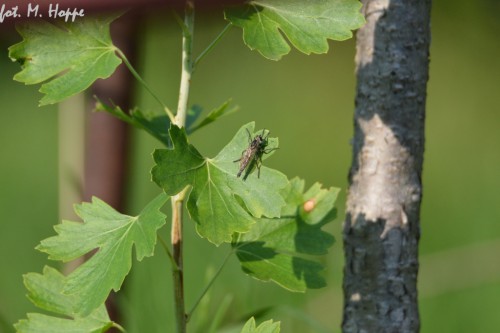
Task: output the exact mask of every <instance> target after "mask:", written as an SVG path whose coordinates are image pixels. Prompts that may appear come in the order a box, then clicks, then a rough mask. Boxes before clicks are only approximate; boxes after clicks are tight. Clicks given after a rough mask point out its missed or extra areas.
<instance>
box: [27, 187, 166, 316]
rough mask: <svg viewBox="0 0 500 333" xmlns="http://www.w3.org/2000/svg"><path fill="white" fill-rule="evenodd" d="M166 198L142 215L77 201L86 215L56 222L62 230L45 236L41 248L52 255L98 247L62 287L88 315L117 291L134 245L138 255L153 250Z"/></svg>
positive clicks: (94, 201) (161, 197) (57, 256)
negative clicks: (73, 220)
mask: <svg viewBox="0 0 500 333" xmlns="http://www.w3.org/2000/svg"><path fill="white" fill-rule="evenodd" d="M166 200H167V196H166V195H165V194H161V195H159V196H158V197H156V198H155V199H154V200H153V201H151V202H150V203H149V204H148V205H147V206H146V207H145V208H144V209H143V210H142V212H141V213H140V214H139V215H138V216H128V215H123V214H120V213H118V212H117V211H116V210H114V209H113V208H112V207H110V206H109V205H107V204H106V203H105V202H103V201H101V200H99V199H97V198H95V197H94V198H92V202H91V203H83V204H81V205H77V206H75V211H76V213H77V214H78V216H80V217H81V218H82V220H83V223H80V222H70V221H63V223H62V224H59V225H56V226H55V227H54V228H55V230H56V231H57V233H58V235H57V236H53V237H50V238H47V239H45V240H43V241H42V242H41V243H40V245H38V247H37V249H38V250H40V251H42V252H46V253H48V254H49V258H50V259H55V260H62V261H69V260H73V259H75V258H78V257H80V256H82V255H84V254H86V253H89V252H90V251H92V250H94V249H98V251H97V252H96V253H95V254H94V255H93V256H92V258H90V259H89V260H87V261H86V262H85V263H84V264H82V265H81V266H79V267H78V268H77V269H75V270H74V271H73V272H72V273H71V274H69V275H68V276H67V278H66V283H65V286H64V289H63V293H65V294H68V295H75V296H78V297H75V310H76V311H78V314H80V315H82V316H86V315H88V314H90V313H91V312H92V311H93V310H94V309H96V308H97V307H98V306H99V305H100V304H102V303H103V302H104V300H105V299H106V297H107V296H108V294H109V292H110V291H111V289H113V290H115V291H118V290H119V289H120V287H121V285H122V283H123V280H124V279H125V276H126V275H127V274H128V272H129V271H130V268H131V265H132V245H134V244H135V253H136V257H137V260H139V261H140V260H142V259H143V258H144V257H146V256H151V255H153V250H154V246H155V244H156V231H157V230H158V229H159V228H160V227H161V226H162V225H163V224H164V223H165V215H164V214H162V213H161V212H160V208H161V207H162V206H163V205H164V203H165V201H166Z"/></svg>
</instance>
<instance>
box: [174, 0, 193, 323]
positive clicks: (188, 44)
mask: <svg viewBox="0 0 500 333" xmlns="http://www.w3.org/2000/svg"><path fill="white" fill-rule="evenodd" d="M184 24H185V27H186V29H183V30H182V74H181V82H180V88H179V101H178V104H177V114H176V115H175V118H174V120H173V123H174V125H176V126H178V127H181V128H182V127H184V126H185V125H186V116H187V106H188V100H189V86H190V83H191V74H192V69H193V60H192V49H193V31H194V29H193V27H194V3H193V2H192V0H187V1H186V8H185V13H184ZM187 191H188V188H187V187H186V188H185V189H184V190H182V191H181V192H180V193H178V194H176V195H174V196H173V197H172V230H171V242H172V256H173V259H174V262H175V265H172V275H173V283H174V303H175V316H176V324H177V333H185V332H186V323H187V316H186V310H185V301H184V272H183V257H182V215H183V202H184V198H185V196H186V193H187Z"/></svg>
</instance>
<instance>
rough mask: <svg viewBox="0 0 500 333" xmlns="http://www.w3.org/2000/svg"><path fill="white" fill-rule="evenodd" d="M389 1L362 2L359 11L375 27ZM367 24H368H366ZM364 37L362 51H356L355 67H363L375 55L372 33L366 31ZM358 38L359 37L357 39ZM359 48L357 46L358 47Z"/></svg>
mask: <svg viewBox="0 0 500 333" xmlns="http://www.w3.org/2000/svg"><path fill="white" fill-rule="evenodd" d="M389 3H390V1H389V0H372V1H368V2H364V5H363V8H362V9H361V10H362V12H363V15H364V16H365V18H366V20H367V21H373V23H371V24H373V25H375V24H376V23H375V22H377V21H378V20H379V18H380V17H381V16H382V15H384V13H385V11H386V9H387V8H388V7H389ZM367 24H369V23H367ZM366 32H367V33H366V36H363V38H364V43H363V44H362V48H363V49H362V50H358V52H357V53H356V67H363V66H365V65H367V64H369V63H371V62H372V60H373V54H374V53H375V51H374V50H375V47H374V45H375V35H374V34H373V33H372V31H366ZM363 33H364V31H363V29H361V30H359V31H358V35H359V34H363ZM358 38H359V37H358ZM358 47H359V45H358Z"/></svg>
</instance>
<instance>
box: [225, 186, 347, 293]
mask: <svg viewBox="0 0 500 333" xmlns="http://www.w3.org/2000/svg"><path fill="white" fill-rule="evenodd" d="M303 191H304V181H303V180H300V179H298V178H294V179H292V180H291V181H290V184H289V186H288V187H287V188H286V189H285V190H283V195H284V197H285V198H286V202H287V205H286V206H285V207H283V209H282V211H281V217H280V218H274V219H269V218H261V219H259V220H258V222H257V223H256V224H254V225H253V227H252V229H251V230H250V231H249V232H248V233H245V234H242V235H237V237H236V239H235V241H234V242H233V247H234V248H235V249H236V255H237V257H238V259H239V260H240V263H241V267H242V269H243V271H244V272H246V273H247V274H249V275H251V276H253V277H254V278H256V279H259V280H263V281H270V280H271V281H274V282H276V283H277V284H279V285H280V286H282V287H284V288H286V289H289V290H291V291H299V292H303V291H305V290H306V289H307V288H321V287H324V286H325V285H326V283H325V280H324V278H323V277H322V276H321V274H320V273H321V271H322V270H323V266H322V265H321V264H320V263H318V262H317V261H315V260H312V259H311V258H310V256H311V255H323V254H326V253H327V250H328V248H329V247H330V246H331V245H332V244H333V242H334V238H333V236H331V235H330V234H328V233H326V232H324V231H322V230H321V228H322V227H323V226H324V225H325V224H326V223H328V222H329V221H331V220H332V219H333V218H335V215H336V210H335V208H334V203H335V199H336V197H337V194H338V191H339V190H338V189H336V188H332V189H329V190H321V189H320V186H319V185H318V184H315V185H313V186H312V187H311V189H310V190H309V191H307V192H306V193H305V194H304V193H303ZM309 200H314V201H315V202H316V206H315V207H313V208H312V210H311V211H310V212H308V213H307V214H306V215H307V216H306V219H308V222H307V223H306V221H305V220H304V219H303V218H302V215H304V214H301V210H302V209H303V207H302V206H303V205H304V203H306V202H307V201H309ZM315 209H319V210H320V212H319V213H315V212H314V211H315Z"/></svg>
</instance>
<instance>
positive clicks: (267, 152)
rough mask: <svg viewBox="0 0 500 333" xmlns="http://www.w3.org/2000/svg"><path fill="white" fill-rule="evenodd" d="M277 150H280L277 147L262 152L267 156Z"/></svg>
mask: <svg viewBox="0 0 500 333" xmlns="http://www.w3.org/2000/svg"><path fill="white" fill-rule="evenodd" d="M277 149H280V148H279V147H275V148H269V149H264V150H263V151H262V152H263V153H264V154H269V153H270V152H272V151H274V150H277Z"/></svg>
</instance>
